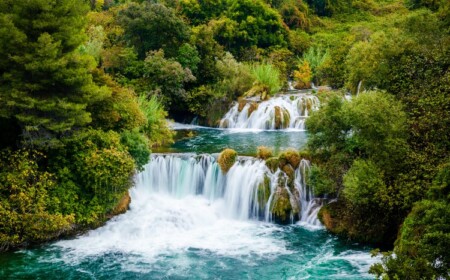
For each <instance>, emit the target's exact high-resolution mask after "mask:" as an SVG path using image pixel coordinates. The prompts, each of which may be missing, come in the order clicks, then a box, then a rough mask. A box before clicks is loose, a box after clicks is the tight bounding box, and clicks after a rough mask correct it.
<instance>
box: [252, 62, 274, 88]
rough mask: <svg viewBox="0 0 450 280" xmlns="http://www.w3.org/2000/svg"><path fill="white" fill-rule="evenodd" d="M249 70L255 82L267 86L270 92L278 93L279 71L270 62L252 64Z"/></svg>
mask: <svg viewBox="0 0 450 280" xmlns="http://www.w3.org/2000/svg"><path fill="white" fill-rule="evenodd" d="M251 71H252V74H253V76H254V77H255V80H256V82H255V83H257V84H258V85H262V86H265V87H267V88H268V89H269V93H270V94H275V93H278V92H279V91H280V90H281V80H280V72H279V71H278V69H276V68H275V67H274V66H272V65H271V64H266V63H262V64H256V65H253V66H252V68H251Z"/></svg>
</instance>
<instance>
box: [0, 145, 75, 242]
mask: <svg viewBox="0 0 450 280" xmlns="http://www.w3.org/2000/svg"><path fill="white" fill-rule="evenodd" d="M39 157H41V155H40V154H38V153H30V152H28V151H26V150H19V151H16V152H10V151H6V152H2V153H1V155H0V251H3V250H7V249H9V248H14V247H17V246H26V245H29V244H34V243H37V242H42V241H47V240H51V239H54V238H56V237H58V236H60V235H61V234H63V233H64V232H66V231H69V230H71V224H72V223H73V222H74V217H73V215H64V214H60V213H52V212H49V211H48V205H49V204H50V203H51V197H50V196H49V191H50V190H51V189H53V188H55V177H54V175H53V174H51V173H49V172H45V171H40V170H39V166H38V159H39Z"/></svg>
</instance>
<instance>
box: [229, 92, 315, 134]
mask: <svg viewBox="0 0 450 280" xmlns="http://www.w3.org/2000/svg"><path fill="white" fill-rule="evenodd" d="M319 104H320V102H319V99H318V98H317V97H316V96H313V95H308V94H293V95H283V96H279V97H274V98H271V99H269V100H267V101H263V102H261V103H256V102H253V101H248V102H247V103H246V104H245V105H244V104H243V103H236V104H235V105H234V106H233V107H232V108H231V109H230V110H229V111H228V112H227V113H226V114H225V116H224V117H223V118H222V120H221V121H220V127H221V128H235V129H236V128H237V129H288V128H290V129H298V130H305V119H306V118H307V117H308V116H309V113H310V112H311V111H312V110H316V109H317V108H318V107H319Z"/></svg>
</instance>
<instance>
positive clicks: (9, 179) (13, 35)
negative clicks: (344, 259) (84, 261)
mask: <svg viewBox="0 0 450 280" xmlns="http://www.w3.org/2000/svg"><path fill="white" fill-rule="evenodd" d="M449 65H450V2H449V1H447V0H440V1H439V0H437V1H431V0H346V1H337V0H307V1H302V0H266V1H264V0H160V1H158V0H141V1H139V0H135V1H132V0H90V1H87V0H84V1H83V0H54V1H48V0H30V1H15V0H0V72H1V73H0V130H1V133H0V167H1V168H0V251H2V250H10V249H15V248H21V247H26V246H30V245H34V244H39V243H42V242H46V241H49V240H54V239H56V238H60V237H64V236H70V235H73V234H74V233H78V232H81V231H84V230H86V229H89V228H93V227H97V226H99V225H102V224H103V223H104V222H105V221H106V220H107V219H109V218H110V217H112V216H113V215H116V214H118V213H121V212H123V211H126V208H127V203H129V196H128V189H129V188H130V187H131V186H132V185H133V175H134V174H135V172H136V170H138V171H139V170H141V169H142V167H143V166H144V165H145V164H146V163H147V161H148V159H149V155H150V153H151V149H152V148H153V147H156V146H159V145H165V144H168V143H171V141H173V140H172V139H173V132H172V131H171V130H170V127H169V126H168V124H167V123H166V118H171V119H175V120H177V121H180V122H190V121H191V120H192V119H194V118H197V119H198V120H199V122H200V123H201V124H204V125H208V126H217V125H218V122H219V120H220V118H221V117H222V116H223V114H224V113H225V112H226V111H227V110H228V109H229V106H230V104H231V103H232V102H233V101H235V100H238V99H239V98H241V97H242V96H246V97H251V96H258V97H260V98H261V99H262V100H264V99H268V98H270V96H272V95H274V94H276V93H278V92H280V91H283V90H285V89H287V88H288V82H290V81H294V84H295V86H296V88H298V89H304V88H311V86H312V85H315V86H318V85H329V86H330V87H331V88H332V89H333V90H328V89H326V88H319V90H315V91H314V93H315V94H316V95H317V96H318V98H319V99H320V100H321V104H322V106H321V108H320V109H319V110H318V111H316V112H313V113H312V115H311V117H310V118H309V119H308V120H307V128H308V134H309V140H308V144H307V149H306V150H304V151H302V152H301V155H302V156H304V157H307V158H308V159H311V162H312V163H313V167H312V171H311V175H310V177H309V178H308V182H309V184H311V185H313V186H314V188H315V193H316V195H318V196H323V197H327V198H329V199H330V200H332V201H334V202H333V203H329V204H327V205H326V206H324V207H323V208H322V209H321V211H320V213H319V217H320V219H321V221H322V222H323V224H325V226H326V227H327V229H328V230H330V231H331V232H333V233H336V234H338V235H340V236H343V237H345V238H350V239H352V240H355V241H358V242H365V243H371V244H375V245H376V246H379V247H380V248H382V249H383V250H384V251H386V250H388V252H383V253H382V254H383V257H382V263H380V264H376V265H374V266H373V267H372V268H371V273H373V274H374V275H376V277H379V278H383V279H446V278H448V277H450V270H449V269H450V253H449V251H448V248H450V207H449V200H450V194H449V184H450V161H449V159H450V155H449V147H450V132H449V128H450V97H449V93H450V70H449ZM346 92H350V93H351V94H352V95H353V97H352V101H351V102H350V101H347V100H346V99H345V98H343V95H344V93H346ZM334 198H337V200H333V199H334ZM389 250H390V251H389ZM374 253H377V252H374Z"/></svg>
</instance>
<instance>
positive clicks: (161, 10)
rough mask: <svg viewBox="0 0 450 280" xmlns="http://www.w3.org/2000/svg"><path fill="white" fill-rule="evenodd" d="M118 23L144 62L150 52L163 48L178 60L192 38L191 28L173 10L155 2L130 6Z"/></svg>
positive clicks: (119, 16)
mask: <svg viewBox="0 0 450 280" xmlns="http://www.w3.org/2000/svg"><path fill="white" fill-rule="evenodd" d="M118 20H119V23H120V24H121V25H122V26H123V28H124V29H125V34H124V38H125V40H126V41H127V42H128V43H129V44H130V45H131V46H134V47H135V48H136V51H137V52H138V55H139V58H141V59H143V58H145V56H146V54H147V52H148V51H156V50H159V49H163V50H164V51H165V53H166V55H167V56H168V57H176V55H177V51H178V47H179V46H180V45H181V44H182V43H185V42H187V40H188V39H189V27H188V25H187V24H186V23H185V22H183V20H182V19H181V18H179V17H178V16H177V15H176V14H175V12H174V11H173V10H172V9H170V8H167V7H166V6H164V5H162V4H155V3H152V2H151V1H145V2H143V3H141V4H138V3H130V4H129V5H128V6H127V8H126V9H124V10H123V11H121V12H120V13H119V15H118Z"/></svg>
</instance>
